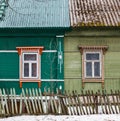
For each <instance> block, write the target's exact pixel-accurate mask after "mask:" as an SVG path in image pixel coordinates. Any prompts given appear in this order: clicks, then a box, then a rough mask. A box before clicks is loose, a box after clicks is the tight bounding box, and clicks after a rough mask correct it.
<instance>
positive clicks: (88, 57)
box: [86, 53, 99, 60]
mask: <svg viewBox="0 0 120 121" xmlns="http://www.w3.org/2000/svg"><path fill="white" fill-rule="evenodd" d="M86 60H99V53H87V54H86Z"/></svg>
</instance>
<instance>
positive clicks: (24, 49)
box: [16, 46, 44, 88]
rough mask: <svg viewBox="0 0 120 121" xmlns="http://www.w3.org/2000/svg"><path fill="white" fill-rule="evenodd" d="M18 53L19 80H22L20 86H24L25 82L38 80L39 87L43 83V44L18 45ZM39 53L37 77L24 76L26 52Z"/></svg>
mask: <svg viewBox="0 0 120 121" xmlns="http://www.w3.org/2000/svg"><path fill="white" fill-rule="evenodd" d="M16 49H17V51H18V54H19V78H20V79H19V81H20V88H22V83H23V82H38V87H40V85H41V73H40V72H41V54H42V51H43V49H44V47H43V46H38V47H16ZM33 53H35V54H37V77H35V78H33V77H24V76H23V69H24V66H23V59H24V54H33Z"/></svg>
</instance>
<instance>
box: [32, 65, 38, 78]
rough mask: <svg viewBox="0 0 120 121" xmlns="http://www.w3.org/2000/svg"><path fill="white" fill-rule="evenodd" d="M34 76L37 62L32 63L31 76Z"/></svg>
mask: <svg viewBox="0 0 120 121" xmlns="http://www.w3.org/2000/svg"><path fill="white" fill-rule="evenodd" d="M36 76H37V64H36V63H32V77H36Z"/></svg>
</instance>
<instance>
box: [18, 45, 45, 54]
mask: <svg viewBox="0 0 120 121" xmlns="http://www.w3.org/2000/svg"><path fill="white" fill-rule="evenodd" d="M16 49H17V51H18V54H19V55H21V54H22V51H38V52H39V54H40V55H41V54H42V51H43V49H44V47H43V46H38V47H37V46H33V47H16Z"/></svg>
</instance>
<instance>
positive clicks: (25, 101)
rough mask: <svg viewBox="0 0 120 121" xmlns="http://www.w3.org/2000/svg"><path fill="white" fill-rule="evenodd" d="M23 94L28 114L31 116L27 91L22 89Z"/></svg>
mask: <svg viewBox="0 0 120 121" xmlns="http://www.w3.org/2000/svg"><path fill="white" fill-rule="evenodd" d="M22 94H23V98H24V102H25V105H26V109H27V112H28V114H30V110H29V106H28V103H27V99H26V95H25V91H24V89H23V88H22Z"/></svg>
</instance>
